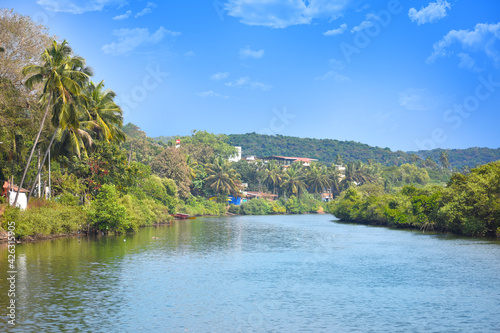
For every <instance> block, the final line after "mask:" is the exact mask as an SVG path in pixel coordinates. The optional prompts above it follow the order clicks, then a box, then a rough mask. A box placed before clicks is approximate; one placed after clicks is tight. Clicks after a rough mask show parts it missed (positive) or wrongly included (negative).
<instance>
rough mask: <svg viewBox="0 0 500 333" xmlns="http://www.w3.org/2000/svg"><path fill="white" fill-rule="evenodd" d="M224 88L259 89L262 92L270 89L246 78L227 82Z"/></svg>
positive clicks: (269, 86)
mask: <svg viewBox="0 0 500 333" xmlns="http://www.w3.org/2000/svg"><path fill="white" fill-rule="evenodd" d="M226 86H228V87H241V88H250V89H260V90H262V91H268V90H270V89H271V88H272V86H271V85H269V84H266V83H262V82H259V81H253V80H251V79H250V78H249V77H248V76H244V77H240V78H239V79H237V80H236V81H233V82H227V83H226Z"/></svg>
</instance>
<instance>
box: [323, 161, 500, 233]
mask: <svg viewBox="0 0 500 333" xmlns="http://www.w3.org/2000/svg"><path fill="white" fill-rule="evenodd" d="M499 193H500V161H497V162H493V163H489V164H487V165H484V166H481V167H478V168H476V169H473V170H472V171H471V172H470V174H468V175H461V174H455V175H453V176H452V177H451V180H450V181H449V183H448V186H447V187H446V188H443V187H440V186H427V187H423V188H420V189H419V188H416V187H415V186H413V185H406V186H404V187H403V188H402V189H401V190H400V191H398V192H396V193H394V194H380V193H378V194H374V193H371V194H368V193H367V192H366V191H364V189H363V187H360V188H359V189H354V188H350V189H348V190H347V191H345V192H343V193H342V195H341V196H340V197H339V198H337V199H336V200H335V201H333V202H332V203H330V205H329V209H330V212H331V213H332V214H334V215H335V216H337V217H338V218H339V219H341V220H344V221H352V222H360V223H368V224H380V225H388V226H393V227H411V228H419V229H423V230H439V231H445V232H453V233H456V234H463V235H468V236H495V234H496V233H497V231H498V228H499V227H500V196H499Z"/></svg>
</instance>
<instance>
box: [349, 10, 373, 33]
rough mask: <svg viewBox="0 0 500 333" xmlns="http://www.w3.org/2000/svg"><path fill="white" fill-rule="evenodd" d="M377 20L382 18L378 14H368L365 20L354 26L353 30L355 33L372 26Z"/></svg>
mask: <svg viewBox="0 0 500 333" xmlns="http://www.w3.org/2000/svg"><path fill="white" fill-rule="evenodd" d="M377 20H380V17H378V16H377V15H375V14H372V13H369V14H366V18H365V20H364V21H362V22H361V23H360V24H358V25H357V26H355V27H354V28H352V29H351V32H352V33H355V32H358V31H361V30H364V29H367V28H370V27H372V26H373V25H374V23H375V21H377Z"/></svg>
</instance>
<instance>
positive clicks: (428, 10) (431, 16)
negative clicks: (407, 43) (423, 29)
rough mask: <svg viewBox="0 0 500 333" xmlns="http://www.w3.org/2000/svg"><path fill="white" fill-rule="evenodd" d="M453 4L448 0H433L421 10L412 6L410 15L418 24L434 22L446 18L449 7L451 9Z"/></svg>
mask: <svg viewBox="0 0 500 333" xmlns="http://www.w3.org/2000/svg"><path fill="white" fill-rule="evenodd" d="M450 8H451V5H450V4H449V2H448V1H446V0H437V1H436V2H431V3H430V4H429V5H428V6H427V7H423V8H421V9H420V10H418V11H417V10H416V9H415V8H410V11H409V12H408V16H409V17H410V20H411V21H412V22H415V21H417V24H418V25H421V24H425V23H432V22H435V21H438V20H440V19H442V18H445V17H446V16H447V15H448V13H446V10H447V9H450Z"/></svg>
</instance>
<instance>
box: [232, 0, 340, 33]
mask: <svg viewBox="0 0 500 333" xmlns="http://www.w3.org/2000/svg"><path fill="white" fill-rule="evenodd" d="M348 2H349V0H309V1H306V0H288V1H282V0H228V1H227V3H226V4H225V9H226V11H227V14H228V15H229V16H233V17H237V18H239V19H240V22H241V23H243V24H247V25H258V26H266V27H271V28H277V29H278V28H286V27H288V26H290V25H297V24H310V23H311V21H312V20H313V19H319V18H332V17H333V18H336V17H338V16H339V15H340V14H341V13H342V10H343V9H344V8H345V7H346V5H347V3H348Z"/></svg>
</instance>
